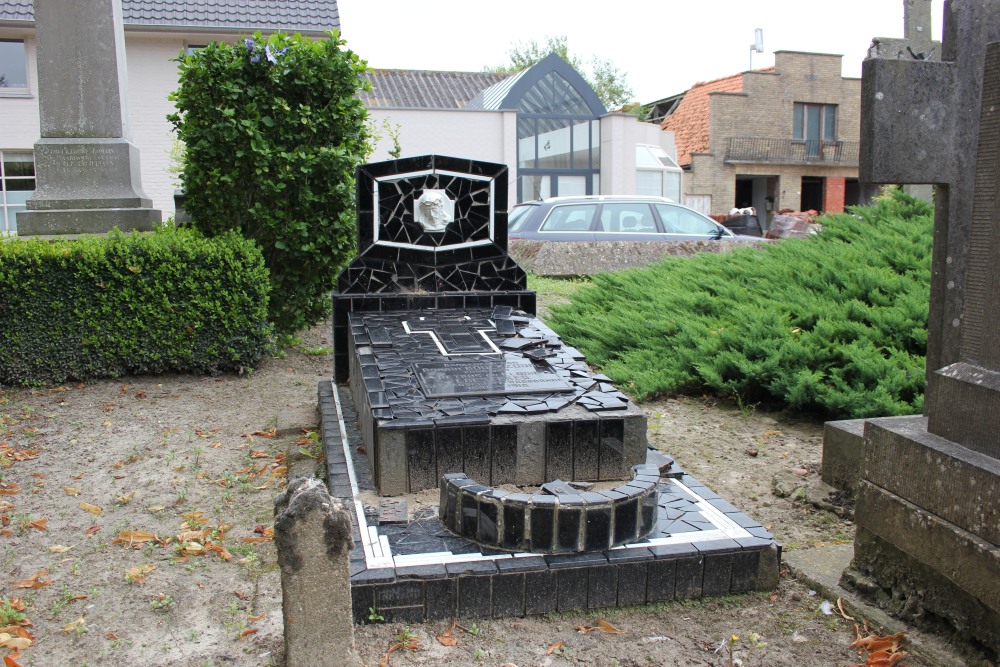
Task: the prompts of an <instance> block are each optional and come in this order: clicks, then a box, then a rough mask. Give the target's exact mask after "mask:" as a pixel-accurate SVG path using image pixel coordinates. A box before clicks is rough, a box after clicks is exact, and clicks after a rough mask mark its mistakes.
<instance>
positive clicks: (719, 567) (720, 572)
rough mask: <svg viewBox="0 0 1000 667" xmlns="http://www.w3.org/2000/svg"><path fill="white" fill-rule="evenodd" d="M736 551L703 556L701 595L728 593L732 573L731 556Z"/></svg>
mask: <svg viewBox="0 0 1000 667" xmlns="http://www.w3.org/2000/svg"><path fill="white" fill-rule="evenodd" d="M736 555H738V553H724V554H719V555H706V556H705V571H704V575H703V578H702V595H725V594H728V593H729V588H730V579H731V578H732V574H733V557H734V556H736Z"/></svg>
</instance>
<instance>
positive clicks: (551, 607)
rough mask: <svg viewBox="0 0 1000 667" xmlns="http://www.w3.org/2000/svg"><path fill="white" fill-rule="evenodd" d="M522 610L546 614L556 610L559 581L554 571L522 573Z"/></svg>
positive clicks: (527, 612) (529, 612)
mask: <svg viewBox="0 0 1000 667" xmlns="http://www.w3.org/2000/svg"><path fill="white" fill-rule="evenodd" d="M524 591H525V593H524V612H525V613H526V614H548V613H550V612H553V611H555V610H556V602H557V595H558V592H559V581H558V578H557V576H556V572H553V571H552V570H541V571H538V572H526V573H525V575H524Z"/></svg>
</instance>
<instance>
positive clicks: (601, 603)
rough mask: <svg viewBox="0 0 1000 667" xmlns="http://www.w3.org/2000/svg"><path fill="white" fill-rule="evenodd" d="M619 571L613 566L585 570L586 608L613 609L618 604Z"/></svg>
mask: <svg viewBox="0 0 1000 667" xmlns="http://www.w3.org/2000/svg"><path fill="white" fill-rule="evenodd" d="M618 575H619V569H618V567H616V566H614V565H606V566H598V567H590V568H587V607H588V608H590V609H594V608H597V607H614V606H615V605H616V604H618Z"/></svg>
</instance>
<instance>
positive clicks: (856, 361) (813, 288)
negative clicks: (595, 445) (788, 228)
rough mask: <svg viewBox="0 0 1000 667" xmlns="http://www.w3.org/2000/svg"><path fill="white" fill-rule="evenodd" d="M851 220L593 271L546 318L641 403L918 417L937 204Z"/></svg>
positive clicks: (874, 209) (859, 213) (892, 202)
mask: <svg viewBox="0 0 1000 667" xmlns="http://www.w3.org/2000/svg"><path fill="white" fill-rule="evenodd" d="M852 213H854V214H855V215H847V214H841V215H832V216H827V217H825V218H824V219H823V221H822V222H823V224H824V228H823V231H822V232H821V233H820V234H819V236H817V237H815V238H809V239H787V240H784V241H781V242H780V243H774V244H771V245H768V246H767V247H764V248H762V249H759V250H757V249H750V248H747V249H738V250H735V251H733V252H731V253H724V254H702V255H697V256H694V257H690V258H673V259H669V260H667V261H665V262H663V263H661V264H658V265H656V266H653V267H650V268H646V269H637V270H632V271H623V272H621V273H614V274H604V275H598V276H594V277H593V285H592V286H589V287H584V288H582V289H580V291H579V292H577V293H576V294H575V295H574V296H573V297H572V303H571V304H570V305H568V306H555V307H553V308H552V312H553V316H552V318H550V322H549V323H550V324H551V326H552V328H553V329H555V330H556V331H557V332H559V333H560V334H561V335H562V336H563V337H564V338H565V339H566V340H567V341H568V342H569V343H571V344H572V345H575V346H576V347H578V348H580V349H581V350H582V351H583V352H584V353H585V354H586V355H587V358H588V360H589V361H590V362H591V363H594V364H596V365H598V366H600V367H601V369H602V371H603V372H604V373H606V374H607V375H609V376H610V377H611V378H613V379H614V380H615V381H616V382H618V383H620V384H621V385H622V386H627V387H629V388H630V390H631V391H632V392H633V393H634V394H635V395H636V396H637V397H638V398H640V399H642V398H648V397H651V396H656V395H676V394H701V393H703V392H711V393H715V394H721V395H724V396H731V397H734V398H736V399H737V400H739V401H741V402H743V403H744V404H752V403H755V402H769V403H779V404H784V405H787V406H789V407H792V408H795V409H798V410H803V411H811V412H816V413H818V414H820V415H822V416H825V417H830V418H837V417H873V416H885V415H898V414H914V413H919V412H920V411H921V410H922V407H923V389H924V365H925V354H926V349H927V309H928V303H929V294H930V258H931V234H932V227H933V220H932V217H931V214H932V211H931V207H930V206H929V205H928V204H927V203H926V202H923V201H920V200H918V199H915V198H913V197H909V196H907V195H905V194H903V193H901V192H897V193H894V194H892V195H891V196H887V197H883V198H882V199H880V201H879V202H878V203H877V205H875V206H871V207H860V208H856V209H853V210H852Z"/></svg>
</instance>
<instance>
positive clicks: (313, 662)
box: [274, 477, 361, 667]
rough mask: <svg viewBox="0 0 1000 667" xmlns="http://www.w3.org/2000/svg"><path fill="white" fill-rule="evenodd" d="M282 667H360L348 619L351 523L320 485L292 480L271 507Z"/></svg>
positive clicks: (297, 479)
mask: <svg viewBox="0 0 1000 667" xmlns="http://www.w3.org/2000/svg"><path fill="white" fill-rule="evenodd" d="M274 542H275V546H276V548H277V552H278V565H279V567H280V568H281V592H282V604H281V610H282V618H283V620H284V626H285V664H288V665H300V666H301V667H323V666H325V665H329V666H330V667H333V666H336V667H360V665H361V660H360V659H359V658H358V654H357V652H356V651H355V646H354V624H353V622H352V619H351V594H350V590H351V585H350V571H349V567H350V564H349V560H348V552H349V551H350V549H351V547H352V546H353V544H352V542H351V520H350V517H349V516H348V514H347V512H345V511H344V508H343V506H342V505H341V504H340V502H339V501H337V500H334V499H332V498H331V497H330V494H329V493H328V492H327V490H326V487H324V486H323V482H321V481H320V480H318V479H304V478H301V477H299V478H293V479H291V480H289V482H288V488H287V489H285V490H284V491H283V492H282V493H281V494H280V495H279V496H278V497H277V498H276V499H275V501H274Z"/></svg>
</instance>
